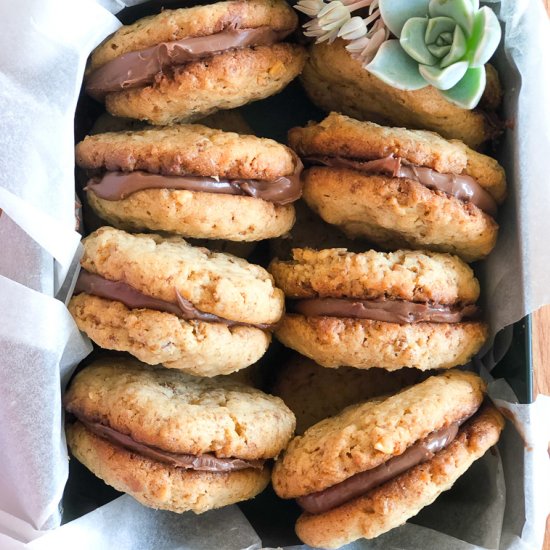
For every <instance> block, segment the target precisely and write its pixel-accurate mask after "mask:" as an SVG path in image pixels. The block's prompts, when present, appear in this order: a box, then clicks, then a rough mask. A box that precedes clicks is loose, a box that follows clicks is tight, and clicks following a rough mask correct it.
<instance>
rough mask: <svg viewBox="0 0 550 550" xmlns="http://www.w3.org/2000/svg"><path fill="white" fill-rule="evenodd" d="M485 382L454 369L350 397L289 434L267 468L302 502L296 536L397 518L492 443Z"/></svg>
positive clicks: (345, 537) (318, 539)
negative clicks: (386, 393) (353, 401)
mask: <svg viewBox="0 0 550 550" xmlns="http://www.w3.org/2000/svg"><path fill="white" fill-rule="evenodd" d="M484 394H485V384H484V382H483V381H482V380H481V378H479V377H478V376H477V375H475V374H473V373H468V372H461V371H457V370H452V371H448V372H445V373H444V374H440V375H437V376H432V377H430V378H428V379H427V380H425V381H424V382H421V383H419V384H417V385H415V386H411V387H409V388H406V389H404V390H402V391H401V392H399V393H397V394H395V395H392V396H390V397H387V398H385V399H375V400H372V401H367V402H364V403H360V404H357V405H352V406H350V407H348V408H347V409H345V410H344V411H342V412H341V413H340V414H338V415H337V416H334V417H331V418H327V419H326V420H323V421H321V422H319V423H318V424H316V425H314V426H312V427H311V428H309V429H308V430H307V431H306V432H305V434H304V435H303V436H297V437H295V438H294V439H293V440H292V441H291V442H290V444H289V446H288V447H287V449H286V451H285V453H284V455H283V457H282V458H280V459H279V460H278V461H277V462H276V464H275V467H274V470H273V476H272V481H273V487H274V489H275V492H276V493H277V494H278V495H279V496H280V497H282V498H298V503H299V504H300V506H301V507H302V508H303V509H304V510H305V512H304V513H303V514H302V516H301V517H300V518H299V519H298V522H297V524H296V532H297V534H298V536H299V537H300V538H301V539H302V541H303V542H305V543H306V544H309V545H311V546H314V547H322V548H338V547H339V546H342V545H344V544H346V543H348V542H351V541H353V540H357V539H359V538H362V537H366V538H373V537H375V536H378V535H380V534H382V533H384V532H386V531H388V530H390V529H392V528H393V527H397V526H398V525H400V524H402V523H403V522H404V521H406V520H407V519H408V518H410V517H412V516H413V515H415V514H417V513H418V512H419V511H420V509H421V508H423V507H424V506H426V505H428V504H430V503H431V502H433V500H434V499H435V498H436V497H437V496H438V495H439V494H440V493H441V492H442V491H444V490H447V489H449V488H450V487H451V485H452V484H453V483H454V481H456V479H457V478H458V477H459V476H460V475H461V474H463V473H464V472H465V470H466V469H467V468H468V467H469V466H470V465H471V464H472V462H473V461H474V460H476V459H477V458H480V457H481V456H482V455H483V454H484V453H485V451H486V450H487V449H488V448H489V447H491V446H492V445H494V444H495V443H496V442H497V440H498V437H499V434H500V431H501V430H502V428H503V424H504V421H503V418H502V416H501V415H500V413H498V411H497V410H496V409H495V408H494V407H493V406H492V405H488V404H485V405H482V401H483V399H484Z"/></svg>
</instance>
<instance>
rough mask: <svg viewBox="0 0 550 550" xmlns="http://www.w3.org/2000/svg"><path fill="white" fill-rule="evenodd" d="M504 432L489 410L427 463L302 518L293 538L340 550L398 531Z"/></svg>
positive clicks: (496, 414)
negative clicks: (329, 508) (324, 510)
mask: <svg viewBox="0 0 550 550" xmlns="http://www.w3.org/2000/svg"><path fill="white" fill-rule="evenodd" d="M503 427H504V419H503V418H502V416H501V414H500V413H499V412H498V411H497V410H496V409H495V408H494V407H493V406H492V405H487V406H485V407H483V408H482V409H481V410H480V411H479V412H478V413H477V414H476V415H475V416H474V417H473V418H472V419H471V420H469V421H468V422H467V423H466V424H465V425H464V426H463V427H462V428H461V429H460V431H459V433H458V435H457V437H456V438H455V439H454V441H453V442H452V443H451V444H450V445H449V446H448V447H446V448H445V449H443V450H442V451H440V452H438V453H437V454H436V455H435V457H434V458H432V459H431V460H429V461H428V462H425V463H423V464H420V465H418V466H415V467H413V468H411V469H410V470H408V471H407V472H405V473H404V474H402V475H400V476H398V477H396V478H395V479H392V480H391V481H388V482H386V483H384V484H383V485H381V486H380V487H378V488H376V489H373V490H371V491H369V492H368V493H367V494H366V495H365V496H363V497H359V498H356V499H353V500H351V501H349V502H347V503H346V504H343V505H341V506H338V507H337V508H334V509H332V510H329V511H328V512H324V513H322V514H308V513H304V514H302V515H301V516H300V517H299V518H298V521H297V523H296V533H297V535H298V536H299V537H300V539H301V540H302V541H303V542H305V543H306V544H309V545H310V546H313V547H316V548H317V547H320V548H339V547H340V546H343V545H345V544H347V543H349V542H352V541H354V540H357V539H360V538H367V539H372V538H375V537H377V536H379V535H381V534H383V533H385V532H387V531H389V530H390V529H393V528H394V527H398V526H399V525H402V524H403V523H405V522H406V521H407V520H408V519H409V518H411V517H413V516H415V515H416V514H418V512H420V510H421V509H422V508H424V507H425V506H428V505H429V504H431V503H432V502H433V501H434V500H435V499H436V498H437V497H438V496H439V495H440V494H441V493H442V492H443V491H446V490H448V489H450V488H451V487H452V485H453V484H454V483H455V481H456V480H457V479H458V478H459V477H460V476H461V475H462V474H464V472H466V470H467V469H468V468H469V467H470V466H471V465H472V463H473V462H475V461H476V460H477V459H479V458H481V457H482V456H483V455H484V454H485V452H486V451H487V450H488V449H489V448H490V447H492V446H493V445H494V444H495V443H496V442H497V441H498V439H499V436H500V432H501V431H502V428H503Z"/></svg>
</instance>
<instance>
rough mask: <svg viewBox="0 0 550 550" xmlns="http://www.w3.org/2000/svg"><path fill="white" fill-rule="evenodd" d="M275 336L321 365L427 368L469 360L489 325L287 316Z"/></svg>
mask: <svg viewBox="0 0 550 550" xmlns="http://www.w3.org/2000/svg"><path fill="white" fill-rule="evenodd" d="M275 335H276V337H277V339H278V340H279V341H280V342H282V343H283V344H284V345H285V346H287V347H289V348H292V349H293V350H295V351H297V352H299V353H301V354H302V355H305V356H306V357H309V358H310V359H313V360H314V361H315V362H316V363H318V364H319V365H322V366H323V367H329V368H335V367H343V366H348V367H356V368H360V369H369V368H373V367H380V368H384V369H387V370H397V369H400V368H403V367H414V368H417V369H420V370H429V369H448V368H451V367H455V366H457V365H463V364H465V363H467V362H468V361H469V360H470V359H471V358H472V356H473V355H475V354H476V353H477V352H478V351H479V350H480V348H481V346H482V345H483V343H484V342H485V340H486V338H487V326H486V325H485V324H484V323H482V322H462V323H411V324H404V325H399V324H396V323H386V322H381V321H370V320H366V319H351V318H337V317H305V316H303V315H297V314H287V315H285V317H284V318H283V320H282V321H281V323H280V325H279V327H278V328H277V331H276V332H275Z"/></svg>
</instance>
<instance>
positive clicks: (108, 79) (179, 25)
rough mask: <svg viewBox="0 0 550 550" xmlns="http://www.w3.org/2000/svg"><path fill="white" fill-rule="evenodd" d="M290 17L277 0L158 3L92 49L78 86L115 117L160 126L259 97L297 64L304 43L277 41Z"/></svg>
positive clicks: (282, 82) (292, 21)
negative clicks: (166, 6)
mask: <svg viewBox="0 0 550 550" xmlns="http://www.w3.org/2000/svg"><path fill="white" fill-rule="evenodd" d="M297 21H298V19H297V16H296V14H295V13H294V11H293V10H292V8H291V7H290V6H289V5H288V4H287V3H286V2H284V0H246V1H245V0H233V1H228V2H217V3H215V4H208V5H199V6H194V7H190V8H181V9H175V10H163V11H162V12H161V13H160V14H158V15H154V16H151V17H145V18H143V19H140V20H138V21H136V22H135V23H134V24H132V25H126V26H123V27H121V28H120V29H119V30H118V31H117V32H115V33H114V34H113V35H112V36H111V37H109V38H107V39H106V40H105V41H104V42H103V43H101V44H100V45H99V46H98V47H97V48H96V49H95V50H94V52H93V53H92V55H91V59H90V63H89V67H88V70H87V76H86V80H85V84H86V91H87V93H88V94H89V95H91V96H92V97H94V98H96V99H99V100H104V101H105V106H106V108H107V111H109V112H110V113H111V114H113V115H115V116H120V117H127V118H136V119H139V120H147V121H148V122H150V123H152V124H160V125H164V124H172V123H174V122H181V121H189V120H194V119H198V118H201V117H203V116H206V115H208V114H210V113H213V112H214V111H217V110H219V109H231V108H234V107H238V106H240V105H244V104H245V103H249V102H250V101H255V100H258V99H263V98H265V97H268V96H270V95H273V94H276V93H277V92H279V91H281V90H282V89H283V88H284V87H285V86H286V85H287V84H288V83H289V82H290V81H291V80H293V79H294V78H295V77H296V76H297V75H298V74H299V73H300V72H301V70H302V67H303V65H304V62H305V57H306V54H305V50H304V48H303V47H302V46H299V45H296V44H290V43H288V42H285V41H284V40H285V38H287V37H288V35H289V34H290V33H292V31H294V29H295V28H296V25H297Z"/></svg>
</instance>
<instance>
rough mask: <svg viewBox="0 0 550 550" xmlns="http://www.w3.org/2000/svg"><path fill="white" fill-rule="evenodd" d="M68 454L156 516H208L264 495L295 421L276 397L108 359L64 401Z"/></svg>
mask: <svg viewBox="0 0 550 550" xmlns="http://www.w3.org/2000/svg"><path fill="white" fill-rule="evenodd" d="M64 404H65V408H66V410H67V411H68V412H69V413H71V415H72V417H73V418H74V419H76V421H72V420H71V421H70V422H69V423H68V425H67V441H68V444H69V447H70V449H71V452H72V454H73V455H74V456H75V457H76V458H77V459H78V460H79V461H80V462H82V463H83V464H84V465H85V466H86V467H87V468H89V469H90V470H91V471H92V472H93V473H94V474H96V475H97V476H98V477H100V478H101V479H103V480H104V481H105V482H106V483H107V484H109V485H112V486H113V487H115V488H116V489H117V490H119V491H123V492H126V493H128V494H130V495H131V496H133V497H134V498H135V499H136V500H138V501H139V502H141V503H142V504H144V505H146V506H150V507H152V508H160V509H163V510H171V511H173V512H186V511H188V510H192V511H193V512H195V513H202V512H206V511H207V510H211V509H213V508H220V507H222V506H227V505H228V504H233V503H235V502H239V501H242V500H247V499H249V498H252V497H254V496H256V495H257V494H258V493H260V492H261V491H263V489H264V488H265V487H266V485H267V484H268V482H269V470H270V468H269V463H267V462H266V461H269V459H272V458H274V457H276V456H277V455H278V454H279V453H280V452H281V450H282V449H283V448H284V447H285V446H286V444H287V443H288V441H289V439H290V438H291V437H292V434H293V431H294V425H295V420H294V415H293V414H292V412H291V411H290V410H289V409H288V408H287V407H286V406H285V405H284V403H283V402H282V401H281V400H280V399H279V398H277V397H273V396H271V395H267V394H265V393H263V392H261V391H259V390H256V389H253V388H250V387H247V386H244V385H242V384H239V383H235V382H231V381H220V380H219V379H216V380H210V379H205V378H197V377H194V376H189V375H186V374H184V373H180V372H177V371H172V370H168V369H162V368H161V369H154V368H151V367H148V366H147V365H143V364H142V363H139V362H138V361H136V360H132V359H119V358H116V359H115V358H113V359H103V360H101V361H96V362H95V363H93V364H92V365H90V366H89V367H87V368H85V369H84V370H82V371H81V372H80V373H79V374H77V375H76V377H75V378H74V380H73V381H72V383H71V385H70V388H69V389H68V391H67V393H66V394H65V398H64Z"/></svg>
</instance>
